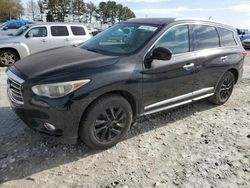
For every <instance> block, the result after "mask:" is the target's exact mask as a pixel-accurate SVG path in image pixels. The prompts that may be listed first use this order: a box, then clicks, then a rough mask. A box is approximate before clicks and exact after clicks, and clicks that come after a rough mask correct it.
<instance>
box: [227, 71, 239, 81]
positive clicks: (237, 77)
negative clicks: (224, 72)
mask: <svg viewBox="0 0 250 188" xmlns="http://www.w3.org/2000/svg"><path fill="white" fill-rule="evenodd" d="M228 72H231V73H232V74H233V75H234V81H235V84H236V83H237V82H238V79H239V72H238V70H237V69H235V68H231V69H229V70H228Z"/></svg>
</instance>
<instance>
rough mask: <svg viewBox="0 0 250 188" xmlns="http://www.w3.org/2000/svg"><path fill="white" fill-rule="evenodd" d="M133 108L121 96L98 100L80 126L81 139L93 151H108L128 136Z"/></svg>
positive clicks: (109, 96) (110, 96)
mask: <svg viewBox="0 0 250 188" xmlns="http://www.w3.org/2000/svg"><path fill="white" fill-rule="evenodd" d="M132 114H133V113H132V108H131V106H130V104H129V102H128V101H127V100H126V99H124V98H123V97H121V96H119V95H108V96H105V97H102V98H100V99H99V100H97V101H96V102H95V103H94V104H93V105H91V107H90V109H89V110H88V112H87V113H86V115H85V116H84V118H83V121H82V122H81V124H80V131H79V136H80V139H81V140H82V141H83V142H84V143H85V144H86V145H87V146H88V147H89V148H91V149H107V148H110V147H112V146H114V145H116V144H117V143H118V142H119V141H121V140H122V139H123V138H124V136H125V135H126V134H127V132H128V130H129V129H130V125H131V123H132V118H133V117H132V116H133V115H132Z"/></svg>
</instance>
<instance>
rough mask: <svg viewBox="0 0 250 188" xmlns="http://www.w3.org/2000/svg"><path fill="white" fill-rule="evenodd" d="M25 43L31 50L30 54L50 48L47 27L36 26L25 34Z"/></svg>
mask: <svg viewBox="0 0 250 188" xmlns="http://www.w3.org/2000/svg"><path fill="white" fill-rule="evenodd" d="M25 44H26V45H27V46H28V48H29V50H30V54H34V53H37V52H41V51H44V50H47V49H48V44H49V37H48V32H47V27H45V26H42V27H35V28H32V29H30V30H29V31H28V32H27V33H26V34H25Z"/></svg>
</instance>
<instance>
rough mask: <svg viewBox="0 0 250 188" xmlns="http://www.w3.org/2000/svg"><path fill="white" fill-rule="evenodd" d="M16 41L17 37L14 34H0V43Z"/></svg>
mask: <svg viewBox="0 0 250 188" xmlns="http://www.w3.org/2000/svg"><path fill="white" fill-rule="evenodd" d="M15 41H16V42H18V39H17V37H15V36H8V33H6V36H5V35H2V36H1V35H0V44H1V43H4V42H15Z"/></svg>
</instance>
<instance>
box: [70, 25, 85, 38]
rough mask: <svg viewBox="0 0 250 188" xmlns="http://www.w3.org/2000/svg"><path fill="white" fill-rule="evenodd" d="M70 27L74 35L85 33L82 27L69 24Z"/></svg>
mask: <svg viewBox="0 0 250 188" xmlns="http://www.w3.org/2000/svg"><path fill="white" fill-rule="evenodd" d="M70 28H71V31H72V33H73V35H76V36H78V35H86V32H85V30H84V28H83V27H79V26H71V27H70Z"/></svg>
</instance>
